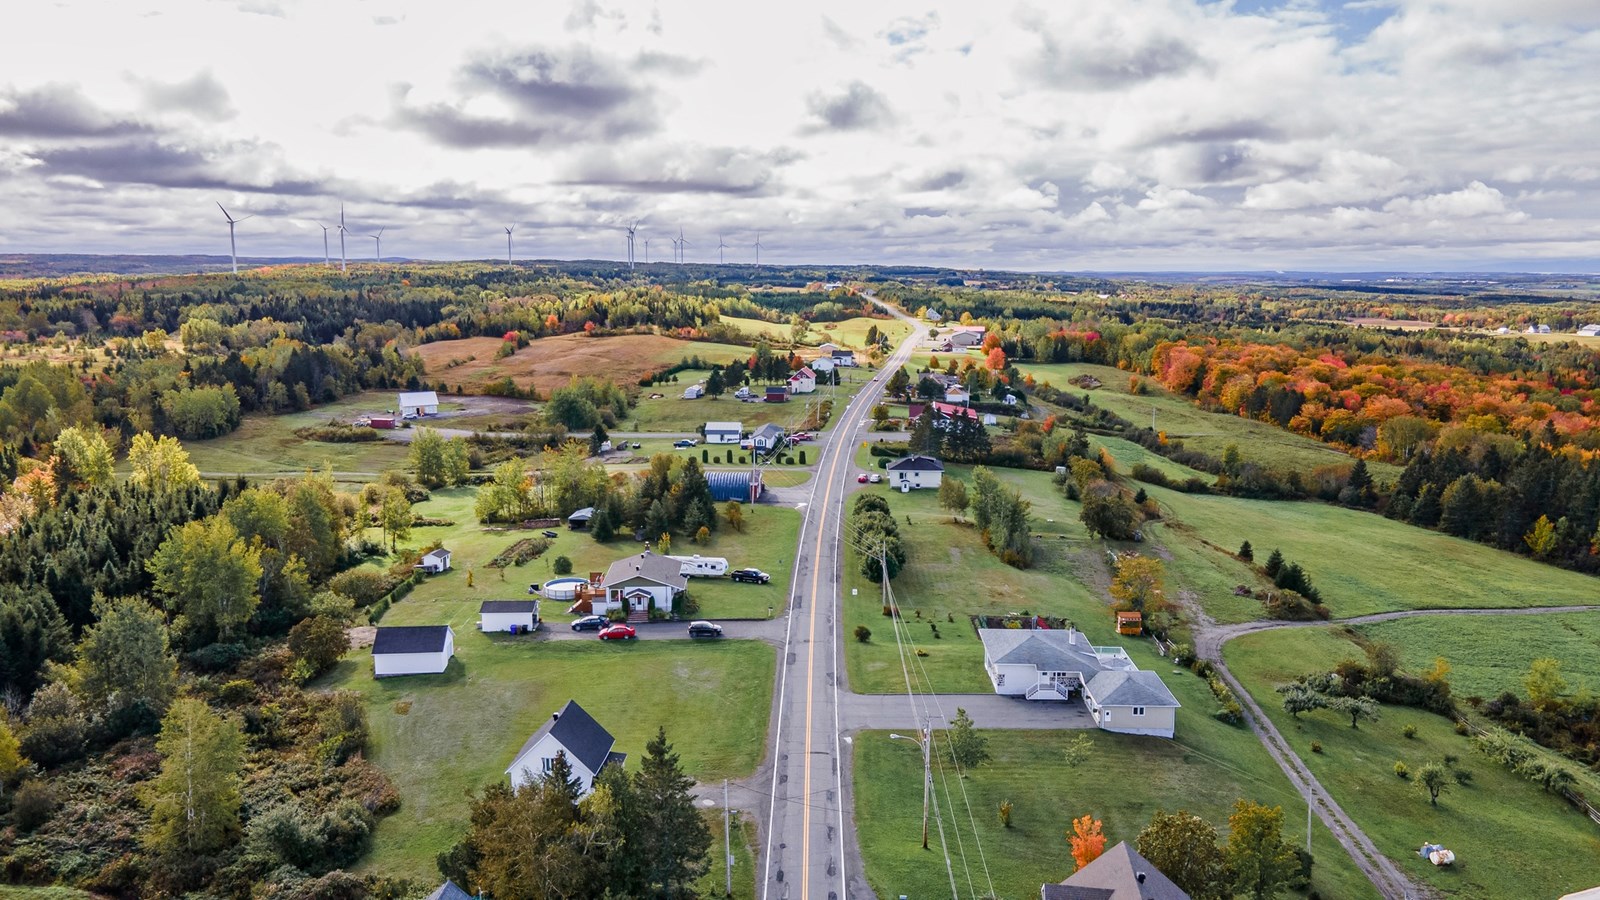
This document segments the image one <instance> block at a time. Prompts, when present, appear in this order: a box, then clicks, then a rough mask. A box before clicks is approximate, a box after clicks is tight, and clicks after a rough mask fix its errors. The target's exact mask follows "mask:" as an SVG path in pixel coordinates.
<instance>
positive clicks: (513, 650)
mask: <svg viewBox="0 0 1600 900" xmlns="http://www.w3.org/2000/svg"><path fill="white" fill-rule="evenodd" d="M402 605H404V604H402ZM456 635H457V649H456V658H455V660H454V661H452V662H451V664H450V668H449V669H448V670H447V671H446V672H445V673H444V674H442V675H416V676H408V677H405V678H395V679H386V680H383V681H377V680H375V679H373V677H372V655H371V652H370V651H368V650H359V651H355V652H352V653H351V654H350V655H349V656H348V657H347V658H346V659H345V660H344V661H343V662H341V663H340V664H339V666H338V668H337V669H336V670H335V671H334V672H333V673H331V674H330V675H328V676H325V677H324V678H323V679H322V680H321V681H319V682H318V683H317V685H316V686H317V687H321V688H343V689H348V690H354V691H359V692H361V693H362V694H363V695H364V697H365V699H366V706H367V713H368V716H369V719H370V721H371V726H372V742H371V751H370V752H371V759H372V761H373V762H375V763H376V764H377V765H378V766H380V767H381V768H382V769H383V770H384V771H385V772H387V773H388V774H389V777H390V778H392V779H393V780H394V783H395V787H396V788H397V789H398V791H399V793H400V797H401V807H400V811H399V812H397V813H395V814H394V815H392V816H389V817H388V818H386V819H384V820H383V821H382V822H381V823H380V824H379V826H378V829H377V831H376V833H375V835H374V841H373V848H372V852H371V853H369V854H368V855H367V856H366V857H365V858H364V859H363V861H362V869H363V870H366V871H376V872H382V873H385V874H390V875H399V876H405V877H410V878H416V879H418V880H423V881H429V880H436V878H437V874H438V873H437V871H436V869H435V867H434V857H435V856H436V855H437V854H438V853H439V852H441V851H443V850H445V849H447V848H448V847H449V846H450V845H451V844H452V843H454V842H455V841H456V840H458V839H459V838H460V836H461V835H462V834H463V833H464V831H465V828H466V818H467V811H468V804H467V794H468V793H469V792H471V791H473V790H476V789H477V788H479V787H480V786H482V785H483V784H486V783H488V782H491V781H494V780H497V779H499V778H501V777H503V773H504V771H505V768H506V766H508V765H510V764H511V759H512V756H513V755H514V754H515V753H516V751H517V748H518V747H520V746H522V743H523V741H525V740H527V738H528V735H530V734H532V733H533V732H534V731H535V730H536V729H537V728H538V727H539V725H540V723H542V722H543V721H544V719H545V717H547V716H549V715H550V713H551V712H553V711H555V710H557V709H559V708H560V707H561V705H562V704H563V703H565V702H566V701H567V700H569V699H572V700H577V701H578V702H579V703H581V704H582V705H583V707H584V709H586V710H587V711H589V712H590V713H592V714H593V715H594V716H595V718H597V719H598V720H599V721H600V722H601V723H602V724H604V725H605V726H606V728H607V730H609V731H610V732H611V733H612V735H613V736H615V737H616V739H617V749H618V750H620V751H622V752H625V753H627V754H628V755H629V767H630V768H632V767H633V766H636V765H637V764H638V763H637V761H638V760H639V758H640V757H641V755H642V754H643V753H644V746H645V743H646V742H647V741H648V740H649V738H651V737H652V736H654V735H655V732H656V729H657V727H658V726H665V727H666V728H667V736H668V739H669V740H671V741H672V743H673V746H674V748H675V749H676V750H677V752H678V754H679V755H680V756H681V758H682V762H683V767H684V769H685V771H687V772H688V774H689V775H691V776H692V777H694V778H696V779H698V780H701V781H706V782H711V781H717V780H720V779H722V778H725V777H740V776H743V775H748V774H750V773H751V772H753V771H754V770H755V767H756V765H757V764H758V763H759V762H760V761H761V756H762V754H763V752H764V748H765V740H764V738H765V735H766V731H767V719H768V711H769V707H770V703H771V695H772V684H773V674H774V670H775V667H776V664H777V655H776V653H775V652H774V651H773V650H772V648H771V647H769V646H767V645H765V644H762V643H758V642H754V641H727V642H722V643H713V644H698V643H690V642H688V641H640V642H638V643H630V644H629V645H627V646H614V645H608V644H603V643H601V642H599V641H595V642H589V641H570V642H561V643H552V642H540V641H537V640H535V639H528V638H513V637H510V636H497V637H493V638H491V637H488V636H485V635H483V634H480V633H478V632H477V631H475V630H472V629H471V628H470V627H469V628H467V629H460V628H458V629H457V630H456ZM712 714H714V716H715V720H716V723H717V725H716V727H715V728H706V727H701V726H699V725H697V723H704V722H705V721H707V716H708V715H712Z"/></svg>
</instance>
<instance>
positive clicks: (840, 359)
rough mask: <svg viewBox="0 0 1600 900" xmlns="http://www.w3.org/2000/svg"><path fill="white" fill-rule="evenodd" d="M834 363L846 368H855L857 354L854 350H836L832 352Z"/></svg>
mask: <svg viewBox="0 0 1600 900" xmlns="http://www.w3.org/2000/svg"><path fill="white" fill-rule="evenodd" d="M830 355H831V356H832V357H833V364H834V365H836V366H844V367H845V368H847V369H849V368H855V364H856V354H855V351H854V350H835V351H833V353H832V354H830Z"/></svg>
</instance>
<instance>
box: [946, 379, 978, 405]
mask: <svg viewBox="0 0 1600 900" xmlns="http://www.w3.org/2000/svg"><path fill="white" fill-rule="evenodd" d="M971 400H972V393H971V392H970V391H968V390H967V389H966V388H964V387H962V386H961V385H959V384H958V385H955V386H954V387H947V388H945V389H944V402H946V403H968V402H971Z"/></svg>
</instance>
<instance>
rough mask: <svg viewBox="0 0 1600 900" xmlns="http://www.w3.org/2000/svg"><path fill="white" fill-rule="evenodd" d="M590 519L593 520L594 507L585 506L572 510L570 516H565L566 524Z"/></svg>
mask: <svg viewBox="0 0 1600 900" xmlns="http://www.w3.org/2000/svg"><path fill="white" fill-rule="evenodd" d="M592 518H594V507H592V506H585V507H584V508H583V509H575V510H573V511H572V515H570V516H567V521H568V522H571V521H574V520H577V521H582V520H584V519H592Z"/></svg>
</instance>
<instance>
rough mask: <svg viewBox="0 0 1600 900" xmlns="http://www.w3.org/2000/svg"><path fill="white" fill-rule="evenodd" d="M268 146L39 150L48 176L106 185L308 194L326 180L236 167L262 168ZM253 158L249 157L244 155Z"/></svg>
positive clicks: (147, 144)
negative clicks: (269, 174)
mask: <svg viewBox="0 0 1600 900" xmlns="http://www.w3.org/2000/svg"><path fill="white" fill-rule="evenodd" d="M265 150H266V148H262V147H261V146H260V145H257V144H254V143H239V144H234V145H230V146H228V147H223V148H203V149H202V148H197V147H194V146H188V145H184V144H178V143H172V142H163V141H157V140H152V139H146V140H131V141H123V142H119V143H114V144H107V145H103V146H100V145H97V146H81V147H63V148H56V149H50V150H44V151H41V152H39V153H37V154H36V156H37V158H38V159H39V161H40V163H42V165H41V166H40V168H41V169H42V170H43V174H45V175H77V176H80V177H83V178H91V179H93V180H95V181H99V182H104V183H108V184H148V185H155V186H157V187H167V188H203V189H218V190H230V191H244V192H250V193H262V194H289V195H294V196H308V195H313V194H320V193H323V192H324V190H325V185H324V184H323V183H322V182H320V181H316V180H313V179H308V178H276V177H266V178H254V179H252V178H248V177H240V176H239V175H237V174H235V171H234V170H240V171H251V172H260V171H261V170H262V166H261V165H260V162H259V157H260V156H261V155H262V153H263V152H264V151H265ZM246 157H251V158H248V159H247V158H246Z"/></svg>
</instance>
